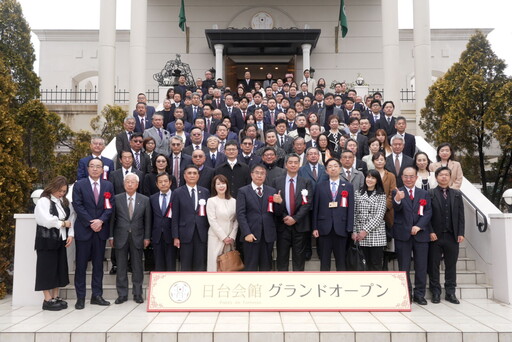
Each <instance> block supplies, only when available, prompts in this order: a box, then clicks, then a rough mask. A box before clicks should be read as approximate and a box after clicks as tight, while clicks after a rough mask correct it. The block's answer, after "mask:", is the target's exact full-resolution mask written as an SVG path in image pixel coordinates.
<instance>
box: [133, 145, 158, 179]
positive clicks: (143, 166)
mask: <svg viewBox="0 0 512 342" xmlns="http://www.w3.org/2000/svg"><path fill="white" fill-rule="evenodd" d="M132 153H133V158H134V159H133V167H135V168H136V163H135V158H136V156H135V152H133V151H132ZM139 160H140V167H139V169H138V170H139V171H141V172H142V173H143V174H146V173H148V172H151V169H152V168H153V165H151V159H150V158H149V156H148V155H147V154H146V153H145V152H144V151H142V150H141V151H140V154H139Z"/></svg>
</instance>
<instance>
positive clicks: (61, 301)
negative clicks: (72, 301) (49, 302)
mask: <svg viewBox="0 0 512 342" xmlns="http://www.w3.org/2000/svg"><path fill="white" fill-rule="evenodd" d="M55 300H56V301H57V303H59V304H60V305H61V306H62V307H63V308H64V309H67V308H68V302H66V301H65V300H63V299H62V298H60V297H55Z"/></svg>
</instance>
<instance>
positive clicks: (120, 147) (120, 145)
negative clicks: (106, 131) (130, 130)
mask: <svg viewBox="0 0 512 342" xmlns="http://www.w3.org/2000/svg"><path fill="white" fill-rule="evenodd" d="M130 148H131V147H130V140H128V135H127V134H126V131H125V130H124V129H123V131H122V132H121V133H119V134H118V135H116V151H117V155H118V156H120V155H121V152H122V151H130ZM118 167H121V166H119V165H118Z"/></svg>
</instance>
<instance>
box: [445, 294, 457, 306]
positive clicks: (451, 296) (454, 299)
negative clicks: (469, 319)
mask: <svg viewBox="0 0 512 342" xmlns="http://www.w3.org/2000/svg"><path fill="white" fill-rule="evenodd" d="M444 299H446V300H447V301H449V302H450V303H452V304H460V302H459V300H458V299H457V297H455V295H454V294H447V295H446V297H444Z"/></svg>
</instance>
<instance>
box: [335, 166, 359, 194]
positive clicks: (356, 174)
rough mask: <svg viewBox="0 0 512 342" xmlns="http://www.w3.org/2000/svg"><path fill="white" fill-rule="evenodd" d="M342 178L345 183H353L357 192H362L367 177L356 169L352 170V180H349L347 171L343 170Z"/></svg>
mask: <svg viewBox="0 0 512 342" xmlns="http://www.w3.org/2000/svg"><path fill="white" fill-rule="evenodd" d="M341 170H342V171H341V174H340V178H342V179H343V180H344V181H347V182H349V183H351V184H352V185H353V186H354V189H355V191H359V190H361V188H362V187H363V185H364V180H365V176H364V174H363V173H362V172H361V171H358V170H355V169H354V168H351V169H350V180H348V179H347V176H346V174H345V169H344V168H342V169H341Z"/></svg>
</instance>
